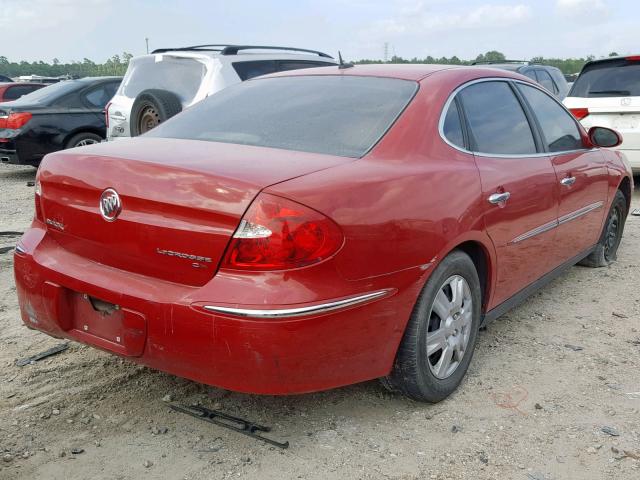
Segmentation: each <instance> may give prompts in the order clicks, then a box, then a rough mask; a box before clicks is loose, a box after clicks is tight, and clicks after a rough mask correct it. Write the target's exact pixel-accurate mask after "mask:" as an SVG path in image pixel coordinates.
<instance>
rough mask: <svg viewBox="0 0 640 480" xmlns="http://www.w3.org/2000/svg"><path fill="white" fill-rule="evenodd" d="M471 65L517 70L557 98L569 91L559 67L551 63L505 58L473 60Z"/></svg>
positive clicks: (562, 97)
mask: <svg viewBox="0 0 640 480" xmlns="http://www.w3.org/2000/svg"><path fill="white" fill-rule="evenodd" d="M472 65H475V66H478V67H480V66H482V67H490V68H499V69H500V70H509V71H511V72H518V73H520V74H521V75H524V76H525V77H529V78H530V79H531V80H534V81H536V82H538V83H539V84H540V85H542V86H543V87H544V88H546V89H547V90H549V91H550V92H551V93H553V94H554V95H555V96H556V97H558V99H559V100H562V99H564V97H566V96H567V94H568V93H569V84H568V83H567V80H566V79H565V78H564V74H563V73H562V72H561V71H560V69H559V68H556V67H552V66H551V65H538V64H535V63H531V62H527V61H526V60H505V61H503V62H496V63H493V62H473V63H472Z"/></svg>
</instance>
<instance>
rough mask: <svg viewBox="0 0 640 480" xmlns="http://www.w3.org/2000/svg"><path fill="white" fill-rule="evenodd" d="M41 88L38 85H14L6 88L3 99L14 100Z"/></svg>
mask: <svg viewBox="0 0 640 480" xmlns="http://www.w3.org/2000/svg"><path fill="white" fill-rule="evenodd" d="M39 88H42V87H41V86H40V85H15V86H11V87H9V88H7V89H6V90H5V92H4V99H5V100H15V99H17V98H20V97H22V96H23V95H26V94H28V93H31V92H33V91H35V90H38V89H39Z"/></svg>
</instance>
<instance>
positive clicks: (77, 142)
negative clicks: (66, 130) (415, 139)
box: [66, 132, 102, 148]
mask: <svg viewBox="0 0 640 480" xmlns="http://www.w3.org/2000/svg"><path fill="white" fill-rule="evenodd" d="M101 141H102V137H101V136H100V135H98V134H96V133H91V132H81V133H78V134H76V135H74V136H73V137H71V138H70V139H69V141H67V145H66V148H74V147H84V146H86V145H93V144H95V143H100V142H101Z"/></svg>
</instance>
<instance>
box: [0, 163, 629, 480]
mask: <svg viewBox="0 0 640 480" xmlns="http://www.w3.org/2000/svg"><path fill="white" fill-rule="evenodd" d="M33 179H34V170H33V169H30V168H26V169H24V168H12V167H9V166H6V165H0V230H1V231H7V230H18V231H22V230H24V229H25V228H26V227H27V225H28V224H29V221H30V217H31V215H32V202H33V200H32V197H33V187H28V186H27V182H28V181H32V180H33ZM634 203H635V207H640V191H636V192H635V199H634ZM16 239H17V238H15V237H7V236H1V237H0V248H1V247H3V246H11V245H13V244H14V243H15V241H16ZM639 288H640V217H629V219H628V222H627V229H626V233H625V237H624V240H623V243H622V246H621V250H620V255H619V261H618V262H617V263H616V264H615V265H613V266H612V267H611V268H604V269H597V270H593V269H588V268H582V267H574V268H573V269H571V271H570V272H569V273H568V274H566V275H564V276H563V277H562V278H560V279H558V280H556V281H555V282H553V283H552V284H551V285H549V286H547V287H546V288H545V289H544V290H543V291H541V292H540V293H539V294H537V295H536V296H535V297H533V298H531V299H530V300H529V301H528V302H527V303H525V304H524V305H522V306H521V307H520V308H518V309H516V310H514V311H512V312H511V313H509V314H508V315H505V316H504V317H502V318H500V319H499V320H498V321H496V322H495V323H493V324H492V325H491V326H490V327H489V329H488V330H487V331H486V332H483V333H482V334H481V336H480V340H479V345H478V350H477V351H476V355H475V357H474V360H473V362H472V364H471V368H470V371H469V373H468V375H467V379H466V381H465V382H464V383H463V385H462V387H461V388H460V389H459V390H458V391H457V393H456V394H454V395H453V396H452V397H451V398H449V399H448V400H446V401H444V402H442V403H440V404H438V405H422V404H418V403H414V402H412V401H409V400H406V399H404V398H402V397H399V396H395V395H392V394H389V393H387V392H386V391H385V390H383V389H382V387H381V386H380V385H379V384H378V383H377V382H368V383H364V384H360V385H355V386H351V387H348V388H342V389H338V390H334V391H330V392H324V393H318V394H312V395H304V396H295V397H260V396H251V395H241V394H237V393H231V392H227V391H223V390H219V389H216V388H210V387H207V386H204V385H200V384H196V383H194V382H190V381H187V380H183V379H180V378H176V377H172V376H170V375H166V374H163V373H159V372H156V371H153V370H150V369H147V368H144V367H140V366H136V365H134V364H131V363H129V362H127V361H123V360H121V359H119V358H116V357H113V356H111V355H108V354H106V353H102V352H99V351H97V350H94V349H92V348H89V347H85V346H81V345H77V344H71V347H70V348H69V349H68V350H67V351H66V352H64V353H61V354H59V355H58V356H55V357H51V358H49V359H47V360H43V361H41V362H39V363H36V364H32V365H27V366H25V367H17V366H16V365H15V363H14V362H15V360H16V359H18V358H22V357H25V356H29V355H33V354H35V353H38V352H40V351H42V350H45V349H47V348H49V347H52V346H54V345H57V344H59V343H60V341H59V340H55V339H53V338H50V337H48V336H46V335H44V334H41V333H38V332H34V331H31V330H28V329H27V328H26V327H24V326H23V325H22V323H21V321H20V317H19V312H18V306H17V301H16V297H15V287H14V282H13V273H12V254H11V252H8V253H4V254H0V366H1V367H2V368H0V455H2V458H1V459H0V479H41V478H42V479H89V478H90V479H121V480H125V479H139V478H149V479H152V478H162V479H165V478H166V479H183V478H184V479H218V478H238V477H245V478H262V479H281V478H304V479H308V478H318V479H320V478H322V479H327V478H374V479H378V478H402V479H414V478H416V479H417V478H420V479H462V478H465V479H467V478H468V479H523V480H551V479H554V480H555V479H581V480H586V479H597V480H600V479H609V478H611V479H614V478H615V479H639V478H640V291H639ZM167 395H169V396H170V397H171V398H172V399H173V400H175V401H179V402H183V403H187V404H189V403H191V402H201V403H202V404H203V405H207V406H212V407H214V408H220V409H222V410H224V411H227V412H229V413H231V414H237V415H240V416H242V417H245V418H249V419H252V420H254V421H257V422H260V423H263V424H266V425H271V426H272V427H273V436H274V437H277V438H279V439H282V440H288V441H289V442H290V443H291V447H290V448H289V449H288V450H280V449H278V448H275V447H270V446H267V445H265V444H262V443H260V442H257V441H255V440H253V439H250V438H247V437H244V436H242V435H239V434H236V433H234V432H231V431H228V430H226V429H222V428H219V427H216V426H214V425H209V424H206V423H204V422H201V421H198V420H196V419H193V418H191V417H187V416H184V415H182V414H179V413H175V412H173V411H171V410H170V409H169V408H168V407H167V403H165V402H164V401H163V399H164V400H166V399H167V398H166V396H167ZM603 429H604V431H603ZM607 431H608V433H606V432H607ZM612 434H613V435H612ZM73 452H80V453H73Z"/></svg>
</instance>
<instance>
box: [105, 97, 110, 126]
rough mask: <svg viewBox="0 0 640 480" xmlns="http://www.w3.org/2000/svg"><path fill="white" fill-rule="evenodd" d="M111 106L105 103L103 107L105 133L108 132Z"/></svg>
mask: <svg viewBox="0 0 640 480" xmlns="http://www.w3.org/2000/svg"><path fill="white" fill-rule="evenodd" d="M110 106H111V102H109V103H107V105H106V106H105V107H104V123H105V125H106V127H107V132H108V131H109V107H110Z"/></svg>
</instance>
